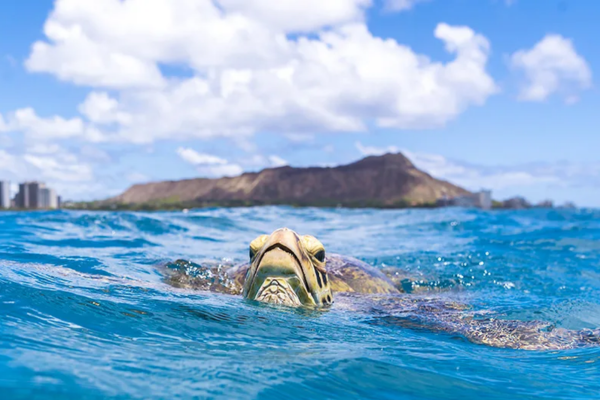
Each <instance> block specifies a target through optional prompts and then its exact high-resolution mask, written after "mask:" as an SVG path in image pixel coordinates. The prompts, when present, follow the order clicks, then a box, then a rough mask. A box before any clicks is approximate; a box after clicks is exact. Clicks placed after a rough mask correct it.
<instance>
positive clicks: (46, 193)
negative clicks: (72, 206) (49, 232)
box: [38, 187, 58, 208]
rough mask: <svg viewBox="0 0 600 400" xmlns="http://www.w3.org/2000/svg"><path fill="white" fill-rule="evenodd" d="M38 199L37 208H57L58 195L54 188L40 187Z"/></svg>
mask: <svg viewBox="0 0 600 400" xmlns="http://www.w3.org/2000/svg"><path fill="white" fill-rule="evenodd" d="M38 201H39V203H38V208H58V196H56V192H55V191H54V189H50V188H46V187H42V188H40V189H39V199H38Z"/></svg>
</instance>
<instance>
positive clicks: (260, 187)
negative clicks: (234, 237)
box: [108, 154, 468, 207]
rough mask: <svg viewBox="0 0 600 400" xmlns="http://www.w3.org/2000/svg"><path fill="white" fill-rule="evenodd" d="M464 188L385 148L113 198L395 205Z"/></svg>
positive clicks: (138, 188) (148, 187) (138, 189)
mask: <svg viewBox="0 0 600 400" xmlns="http://www.w3.org/2000/svg"><path fill="white" fill-rule="evenodd" d="M464 194H468V192H467V191H466V190H464V189H462V188H460V187H458V186H455V185H452V184H451V183H448V182H446V181H441V180H438V179H435V178H433V177H431V176H430V175H429V174H427V173H425V172H423V171H420V170H418V169H417V168H415V166H414V165H413V164H412V163H411V162H410V161H409V160H408V159H407V158H406V157H404V156H403V155H402V154H386V155H383V156H377V157H376V156H372V157H367V158H364V159H362V160H360V161H357V162H355V163H352V164H348V165H343V166H339V167H335V168H292V167H281V168H271V169H265V170H263V171H260V172H257V173H245V174H243V175H240V176H238V177H234V178H220V179H205V178H198V179H188V180H181V181H165V182H155V183H147V184H139V185H134V186H132V187H131V188H129V189H128V190H127V191H125V192H124V193H123V194H121V195H119V196H117V197H115V198H112V199H110V200H108V201H109V202H111V203H124V204H144V203H152V202H160V201H165V200H169V201H172V202H181V203H190V204H207V203H216V204H222V205H227V204H234V203H241V204H294V205H306V206H311V205H314V206H328V205H343V206H375V207H377V206H379V207H394V206H419V205H426V204H431V203H435V201H436V200H437V199H439V198H441V197H442V196H443V195H446V196H448V197H454V196H459V195H464Z"/></svg>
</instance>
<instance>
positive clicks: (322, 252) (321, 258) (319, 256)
mask: <svg viewBox="0 0 600 400" xmlns="http://www.w3.org/2000/svg"><path fill="white" fill-rule="evenodd" d="M315 258H316V259H317V260H319V261H320V262H324V261H325V250H320V251H318V252H317V254H315Z"/></svg>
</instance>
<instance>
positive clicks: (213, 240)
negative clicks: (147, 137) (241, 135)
mask: <svg viewBox="0 0 600 400" xmlns="http://www.w3.org/2000/svg"><path fill="white" fill-rule="evenodd" d="M283 226H287V227H289V228H291V229H294V230H296V231H297V232H298V233H301V234H307V233H308V234H313V235H315V236H316V237H318V238H319V239H320V240H321V241H322V242H323V243H324V245H325V247H326V249H327V251H330V252H335V253H341V254H346V255H351V256H354V257H357V258H360V259H362V260H365V261H367V262H368V263H370V264H372V265H375V266H378V267H390V266H391V267H399V268H402V269H404V270H406V271H408V272H410V273H411V274H413V275H414V276H416V277H421V278H422V279H423V280H424V281H425V280H426V281H427V282H428V283H427V284H426V285H427V287H430V288H431V290H430V291H425V294H415V293H412V294H407V295H406V296H431V297H439V298H440V299H451V300H453V301H459V302H464V303H466V304H471V305H473V307H477V308H478V309H481V310H486V311H488V312H490V313H492V314H493V315H497V316H498V318H509V319H518V320H531V319H536V320H544V321H549V322H551V323H553V324H555V325H556V326H557V327H564V328H569V329H584V328H597V327H600V211H596V210H522V211H493V212H483V211H477V210H469V209H458V208H456V209H438V210H346V209H310V208H306V209H295V208H289V207H259V208H236V209H219V208H216V209H205V210H191V211H189V212H188V213H182V212H159V213H129V212H114V213H112V212H85V211H56V212H32V213H11V212H5V213H0V318H1V324H0V398H2V399H30V398H35V399H75V398H77V399H97V398H119V399H121V398H123V399H126V398H139V399H152V398H165V399H167V398H169V399H170V398H211V399H237V398H239V399H253V398H260V399H270V398H273V399H288V398H289V399H296V398H318V399H349V398H365V399H430V398H436V399H471V398H472V399H480V398H486V399H500V398H511V399H590V398H600V348H598V347H596V348H594V347H590V348H580V349H573V350H561V351H524V350H510V349H500V348H492V347H488V346H485V345H479V344H473V343H471V342H469V341H467V340H464V339H462V338H461V337H458V336H456V335H450V334H444V333H436V332H432V331H428V330H422V329H420V330H414V329H409V328H402V327H398V326H392V325H386V324H380V323H373V322H374V318H375V317H373V316H369V315H365V314H357V313H355V312H352V311H348V310H346V309H343V308H339V307H338V308H336V307H335V305H334V307H333V308H332V309H331V310H329V311H326V312H315V311H308V310H294V309H285V308H277V307H273V306H268V305H258V304H254V303H250V302H246V301H244V300H243V299H242V298H240V297H235V296H229V295H222V294H216V293H206V292H199V291H189V290H182V289H176V288H173V287H171V286H169V285H167V284H165V283H164V282H163V280H162V277H161V275H160V273H159V272H158V269H157V268H156V265H159V264H161V263H164V262H166V261H172V260H175V259H178V258H184V259H189V260H192V261H195V262H199V263H202V262H206V261H213V262H214V261H220V262H222V263H225V264H227V263H232V262H233V263H234V262H242V261H245V258H246V257H247V254H248V247H247V246H248V243H249V242H250V241H251V240H252V239H253V238H254V237H256V236H258V235H259V234H263V233H270V232H271V231H273V230H274V229H277V228H280V227H283Z"/></svg>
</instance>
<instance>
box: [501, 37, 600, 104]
mask: <svg viewBox="0 0 600 400" xmlns="http://www.w3.org/2000/svg"><path fill="white" fill-rule="evenodd" d="M511 65H512V67H513V68H515V69H516V70H519V71H522V72H523V74H524V75H525V78H526V82H525V83H524V85H523V86H522V88H521V91H520V94H519V99H521V100H525V101H543V100H545V99H547V98H548V96H550V95H551V94H553V93H555V92H562V93H563V95H564V96H565V101H566V102H567V103H569V104H572V103H574V102H576V101H577V96H576V93H578V92H579V91H581V90H583V89H588V88H590V87H591V85H592V72H591V70H590V68H589V66H588V64H587V62H586V61H585V59H584V58H583V57H581V56H580V55H579V54H577V51H576V50H575V48H574V46H573V43H572V42H571V41H570V40H569V39H565V38H564V37H562V36H560V35H547V36H546V37H544V38H543V39H542V40H541V41H540V42H538V43H537V44H536V45H535V46H534V47H533V48H532V49H530V50H519V51H517V52H516V53H514V54H513V55H512V57H511Z"/></svg>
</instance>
